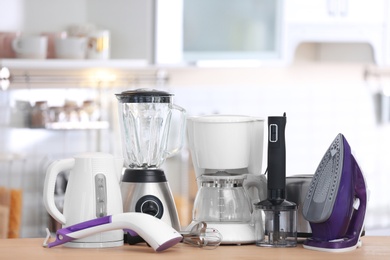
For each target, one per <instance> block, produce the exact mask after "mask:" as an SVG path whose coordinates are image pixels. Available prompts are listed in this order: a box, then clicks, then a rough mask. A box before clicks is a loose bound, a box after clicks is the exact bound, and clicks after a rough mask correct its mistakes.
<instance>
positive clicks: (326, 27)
mask: <svg viewBox="0 0 390 260" xmlns="http://www.w3.org/2000/svg"><path fill="white" fill-rule="evenodd" d="M387 15H388V2H387V1H386V0H372V1H365V0H353V1H351V0H297V1H285V2H284V24H285V29H284V38H285V44H284V56H285V58H286V60H288V61H291V60H292V59H293V55H294V51H295V49H296V47H297V46H298V45H299V44H300V43H302V42H320V43H321V42H344V43H369V44H370V45H371V47H372V48H373V51H374V59H375V62H376V63H378V64H384V63H386V62H387V60H388V59H387V58H386V55H388V54H387V44H386V42H387V31H386V26H387V23H388V21H387Z"/></svg>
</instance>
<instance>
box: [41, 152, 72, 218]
mask: <svg viewBox="0 0 390 260" xmlns="http://www.w3.org/2000/svg"><path fill="white" fill-rule="evenodd" d="M74 164H75V159H74V158H69V159H63V160H57V161H54V162H52V163H51V164H50V165H49V167H48V168H47V170H46V177H45V185H44V186H43V203H44V205H45V207H46V210H47V212H48V213H49V214H50V215H51V216H52V217H53V218H54V219H55V220H57V221H58V222H60V223H61V224H62V225H65V223H66V219H65V216H64V215H63V214H62V213H61V212H60V211H59V210H58V208H57V206H56V205H55V203H54V189H55V184H56V180H57V176H58V174H59V173H60V172H61V171H64V170H69V169H72V168H73V166H74Z"/></svg>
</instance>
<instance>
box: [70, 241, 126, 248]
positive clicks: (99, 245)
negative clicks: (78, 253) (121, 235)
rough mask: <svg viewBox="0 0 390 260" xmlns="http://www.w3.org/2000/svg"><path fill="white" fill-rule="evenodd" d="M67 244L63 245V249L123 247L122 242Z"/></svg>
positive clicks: (74, 242)
mask: <svg viewBox="0 0 390 260" xmlns="http://www.w3.org/2000/svg"><path fill="white" fill-rule="evenodd" d="M76 241H77V240H75V241H72V242H68V243H66V244H64V247H72V248H109V247H119V246H123V244H124V243H123V240H119V241H108V242H76Z"/></svg>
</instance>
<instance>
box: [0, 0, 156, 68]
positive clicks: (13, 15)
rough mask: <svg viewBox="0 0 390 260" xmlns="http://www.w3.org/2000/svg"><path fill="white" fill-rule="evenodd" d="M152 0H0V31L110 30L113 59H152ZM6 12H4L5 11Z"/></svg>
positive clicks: (33, 32) (26, 32) (29, 32)
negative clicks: (85, 27) (81, 27)
mask: <svg viewBox="0 0 390 260" xmlns="http://www.w3.org/2000/svg"><path fill="white" fill-rule="evenodd" d="M153 2H154V1H153V0H144V1H138V0H66V1H65V0H60V1H50V0H0V10H1V11H2V12H1V19H0V31H19V32H21V33H24V34H37V33H41V32H53V31H61V30H66V29H67V27H68V26H71V25H85V24H93V25H95V26H96V27H97V28H99V29H105V30H109V31H110V36H111V57H112V58H113V59H143V60H147V61H149V62H151V61H152V59H153V27H154V25H153V20H154V19H153V15H154V13H153ZM5 10H6V11H5Z"/></svg>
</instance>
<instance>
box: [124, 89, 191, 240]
mask: <svg viewBox="0 0 390 260" xmlns="http://www.w3.org/2000/svg"><path fill="white" fill-rule="evenodd" d="M172 96H173V95H172V94H170V93H167V92H164V91H159V90H149V89H137V90H130V91H125V92H122V93H120V94H116V97H117V99H118V101H119V117H120V120H119V121H120V126H121V134H122V141H123V144H124V145H123V153H124V162H125V167H126V169H125V171H124V174H123V178H122V182H121V193H122V199H123V212H141V213H146V214H149V215H152V216H155V217H157V218H159V219H161V220H163V221H164V222H165V223H167V224H169V225H171V226H172V227H173V228H174V229H176V230H180V224H179V218H178V214H177V210H176V205H175V202H174V199H173V196H172V192H171V189H170V187H169V184H168V182H167V178H166V176H165V173H164V171H163V170H162V169H161V168H160V166H161V165H162V164H163V163H164V161H165V159H166V158H168V157H171V156H173V155H174V154H176V153H178V152H179V151H180V150H181V148H182V146H183V139H184V138H183V137H184V131H185V123H186V121H185V110H184V109H183V108H181V107H179V106H177V105H174V104H172ZM174 112H175V113H178V114H179V115H180V124H179V126H178V128H176V129H175V128H174V127H173V125H174V124H172V123H171V121H172V119H173V116H172V115H173V114H174ZM172 133H173V134H172ZM173 135H175V136H176V138H169V137H171V136H173ZM128 236H131V235H130V234H128ZM134 237H137V236H136V235H135V236H134ZM128 242H129V243H130V244H131V241H128ZM135 242H136V240H135Z"/></svg>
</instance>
